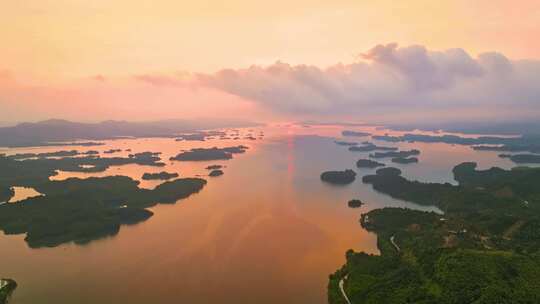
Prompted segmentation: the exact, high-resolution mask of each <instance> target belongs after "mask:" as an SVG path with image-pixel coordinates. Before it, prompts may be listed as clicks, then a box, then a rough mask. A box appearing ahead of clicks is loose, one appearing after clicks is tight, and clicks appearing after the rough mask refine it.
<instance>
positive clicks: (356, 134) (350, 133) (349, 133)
mask: <svg viewBox="0 0 540 304" xmlns="http://www.w3.org/2000/svg"><path fill="white" fill-rule="evenodd" d="M341 135H343V136H351V137H365V136H370V135H371V134H370V133H366V132H358V131H351V130H343V131H341Z"/></svg>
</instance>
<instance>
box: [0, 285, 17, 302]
mask: <svg viewBox="0 0 540 304" xmlns="http://www.w3.org/2000/svg"><path fill="white" fill-rule="evenodd" d="M16 288H17V282H15V281H14V280H12V279H0V304H7V303H8V301H9V297H10V296H11V294H12V293H13V291H14V290H15V289H16Z"/></svg>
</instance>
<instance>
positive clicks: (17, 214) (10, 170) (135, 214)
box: [0, 152, 206, 247]
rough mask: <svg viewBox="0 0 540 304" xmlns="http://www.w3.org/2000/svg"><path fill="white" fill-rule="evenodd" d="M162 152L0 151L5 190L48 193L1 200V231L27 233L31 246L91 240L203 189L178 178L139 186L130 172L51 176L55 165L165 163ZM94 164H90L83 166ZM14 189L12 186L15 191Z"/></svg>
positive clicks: (0, 181) (96, 167)
mask: <svg viewBox="0 0 540 304" xmlns="http://www.w3.org/2000/svg"><path fill="white" fill-rule="evenodd" d="M157 155H158V154H157V153H152V152H144V153H138V154H133V155H130V157H128V158H119V157H114V158H99V157H92V156H86V157H66V158H61V159H47V158H39V159H28V160H15V159H13V158H10V157H6V156H0V189H2V192H1V193H2V195H3V197H4V198H6V197H11V196H12V195H13V194H12V192H9V191H10V190H7V189H11V187H14V186H22V187H32V188H34V189H36V191H38V192H40V193H43V194H44V195H43V196H39V197H33V198H28V199H26V200H23V201H20V202H18V203H17V204H3V205H0V230H3V231H4V233H7V234H17V233H26V238H25V240H26V242H27V243H28V245H29V246H31V247H42V246H56V245H59V244H62V243H66V242H71V241H73V242H76V243H86V242H88V241H91V240H93V239H96V238H100V237H104V236H109V235H114V234H116V233H118V231H119V229H120V226H121V225H122V224H132V223H136V222H140V221H142V220H145V219H147V218H149V217H150V216H151V215H152V213H151V212H150V211H148V210H146V209H144V208H146V207H150V206H153V205H155V204H156V203H173V202H175V201H177V200H178V199H182V198H185V197H187V196H189V195H190V194H192V193H195V192H198V191H200V190H201V189H202V188H203V186H204V185H205V184H206V181H205V180H203V179H197V178H195V179H190V178H185V179H177V180H174V181H170V182H166V183H163V184H161V185H159V186H158V187H156V188H155V189H154V190H147V189H140V188H139V187H138V182H137V181H134V180H132V179H131V178H129V177H125V176H110V177H103V178H88V179H76V178H70V179H67V180H63V181H51V180H49V177H50V176H53V175H55V174H56V170H64V171H79V172H100V171H104V170H106V169H107V168H108V167H109V166H113V165H122V164H130V163H135V164H144V165H152V166H160V165H161V163H160V162H159V160H160V159H159V157H158V156H157ZM82 165H90V166H91V167H81V166H82ZM11 191H12V190H11Z"/></svg>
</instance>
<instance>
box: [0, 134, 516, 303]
mask: <svg viewBox="0 0 540 304" xmlns="http://www.w3.org/2000/svg"><path fill="white" fill-rule="evenodd" d="M343 129H344V128H343V127H337V126H325V127H310V128H306V127H302V126H297V125H281V126H279V125H276V126H271V127H265V128H257V129H253V131H251V132H250V131H249V130H248V129H242V130H241V133H242V134H248V133H252V134H254V135H258V134H259V132H260V131H263V132H264V134H265V137H264V139H262V140H255V141H250V140H239V141H234V140H219V139H216V140H210V141H205V142H176V141H174V139H134V140H126V139H122V140H113V141H107V145H105V146H99V147H90V148H85V147H80V148H79V147H54V148H51V147H47V148H38V149H12V150H4V151H1V150H0V152H1V153H19V152H36V153H37V152H47V151H58V150H71V149H74V148H75V149H77V148H78V149H79V150H81V151H86V150H90V149H91V150H99V151H105V150H109V149H128V148H129V149H132V152H131V153H135V152H143V151H155V152H157V151H160V152H163V155H162V158H163V159H164V160H166V162H167V167H165V168H157V167H147V166H137V165H126V166H118V167H112V168H110V169H109V170H107V171H106V172H103V173H98V174H83V173H66V172H59V174H58V175H57V176H55V177H53V179H65V178H67V177H73V176H75V177H81V178H84V177H88V176H106V175H114V174H120V175H127V176H130V177H132V178H134V179H137V180H140V178H141V176H142V174H143V173H145V172H159V171H162V170H166V171H168V172H178V173H179V174H180V176H181V177H187V176H196V175H203V174H207V173H208V171H207V170H205V169H204V167H206V166H207V165H210V164H224V165H226V168H225V169H224V171H225V175H223V176H221V177H217V178H208V180H209V183H208V185H207V187H205V189H203V191H201V192H200V193H199V194H196V195H193V196H191V197H190V198H188V199H185V200H181V201H179V202H178V203H177V204H175V205H158V206H156V207H154V208H152V210H153V211H154V213H155V214H154V216H153V217H151V218H150V219H149V220H147V221H145V222H143V223H140V224H137V225H133V226H123V227H122V228H121V230H120V232H119V234H118V235H116V236H114V237H110V238H106V239H100V240H97V241H93V242H91V243H90V244H88V245H84V246H79V245H73V244H67V245H62V246H59V247H55V248H43V249H30V248H28V247H27V245H26V243H25V242H24V240H23V238H24V236H23V235H17V236H4V235H1V236H0V252H1V259H0V271H1V272H0V276H1V277H10V278H14V279H16V280H17V282H18V283H19V287H18V288H17V290H16V292H15V293H14V296H13V298H12V302H11V303H12V304H30V303H32V304H34V303H55V304H58V303H70V304H71V303H212V302H214V303H218V302H219V303H269V304H270V303H272V304H275V303H315V304H317V303H320V304H322V303H326V285H327V280H328V275H329V274H330V273H332V272H334V271H335V270H336V269H337V268H338V267H340V266H341V265H342V264H343V263H344V254H345V251H346V250H348V249H350V248H352V249H354V250H356V251H359V250H363V251H366V252H370V253H378V250H377V248H376V237H375V235H373V234H370V233H368V232H366V231H364V230H363V229H362V228H361V227H360V225H359V222H358V220H359V218H360V214H361V213H363V212H366V211H368V210H370V209H373V208H380V207H384V206H408V207H411V208H419V207H418V206H415V205H414V204H409V203H406V202H400V201H396V200H394V199H391V198H389V197H387V196H385V195H383V194H379V193H376V192H374V191H373V190H372V189H371V187H370V186H367V185H363V184H362V182H361V175H364V174H368V173H371V172H373V170H367V169H363V170H357V172H358V173H359V175H360V176H359V177H360V178H357V180H356V181H355V182H354V183H352V184H350V185H347V186H339V187H337V186H331V185H327V184H323V183H322V182H321V181H320V180H319V175H320V173H321V172H322V171H324V170H332V169H340V170H342V169H346V168H354V167H355V162H356V160H357V159H359V158H362V157H365V156H366V155H367V154H366V153H357V152H356V153H354V152H349V151H347V147H343V146H338V145H336V144H334V142H333V141H334V140H335V138H340V132H341V130H343ZM347 129H355V130H364V131H370V132H377V133H379V134H384V133H386V132H389V131H387V130H386V131H385V130H380V131H375V128H372V127H362V128H360V127H359V128H347ZM393 133H395V134H399V132H393ZM346 140H348V141H353V140H355V138H352V137H350V138H347V139H346ZM357 140H358V141H360V142H361V141H364V140H367V138H358V139H357ZM238 144H244V145H247V146H249V147H250V149H249V150H248V152H247V153H245V154H241V155H238V154H237V155H235V158H234V159H233V160H229V161H211V162H173V163H170V162H169V161H168V159H169V157H170V156H172V155H176V154H177V153H178V152H180V150H182V149H188V148H192V147H211V146H230V145H238ZM380 144H384V145H387V146H389V145H394V146H400V147H402V148H403V149H409V148H418V149H420V150H421V151H422V154H421V155H420V163H419V164H410V165H396V167H400V168H403V170H404V175H405V176H407V177H409V178H414V179H419V180H422V181H437V182H453V180H452V175H451V169H452V167H453V166H455V165H456V164H458V163H460V162H463V161H477V162H479V165H480V167H481V168H488V167H491V166H500V167H503V168H511V167H513V166H514V165H513V164H512V163H511V162H510V161H509V160H507V159H501V158H498V157H497V153H496V152H476V151H473V150H472V149H470V148H469V147H465V146H459V145H455V146H452V145H447V144H420V143H414V144H409V143H400V144H392V143H380ZM127 154H129V152H120V153H116V154H106V155H103V156H108V155H110V156H117V155H127ZM159 183H160V182H159V181H142V182H141V187H146V188H152V187H155V186H156V185H157V184H159ZM352 198H360V199H362V200H363V201H364V202H366V203H367V204H366V205H365V206H363V207H362V208H360V209H350V208H348V207H347V201H348V200H349V199H352ZM427 209H430V208H427Z"/></svg>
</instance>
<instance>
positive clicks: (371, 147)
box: [349, 142, 398, 152]
mask: <svg viewBox="0 0 540 304" xmlns="http://www.w3.org/2000/svg"><path fill="white" fill-rule="evenodd" d="M397 150H398V148H397V147H385V146H377V145H375V144H372V143H370V142H363V143H362V146H353V147H349V151H352V152H372V151H397Z"/></svg>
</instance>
